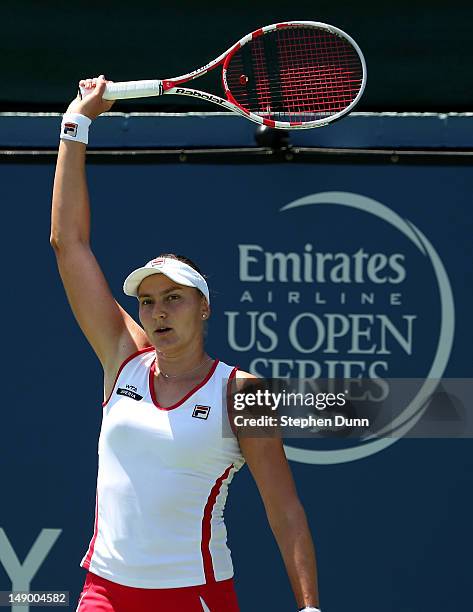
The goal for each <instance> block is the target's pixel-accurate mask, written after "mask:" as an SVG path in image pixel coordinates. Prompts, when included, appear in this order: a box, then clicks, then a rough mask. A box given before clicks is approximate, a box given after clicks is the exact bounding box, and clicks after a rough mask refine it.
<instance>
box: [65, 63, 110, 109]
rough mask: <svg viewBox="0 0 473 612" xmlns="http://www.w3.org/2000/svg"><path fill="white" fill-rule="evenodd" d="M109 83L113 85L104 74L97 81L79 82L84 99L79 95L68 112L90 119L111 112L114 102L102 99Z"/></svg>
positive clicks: (84, 80)
mask: <svg viewBox="0 0 473 612" xmlns="http://www.w3.org/2000/svg"><path fill="white" fill-rule="evenodd" d="M107 83H112V81H107V80H106V79H105V77H104V75H103V74H101V75H100V76H99V77H97V78H95V79H82V80H81V81H79V87H80V88H81V90H82V99H81V98H80V96H79V95H77V98H75V100H73V101H72V102H71V103H70V104H69V107H68V109H67V112H68V113H79V114H80V115H85V116H86V117H89V119H96V118H97V117H98V116H99V115H101V114H102V113H106V112H107V111H109V110H110V109H111V108H112V106H113V104H114V101H113V100H104V99H103V98H102V96H103V93H104V91H105V87H106V85H107Z"/></svg>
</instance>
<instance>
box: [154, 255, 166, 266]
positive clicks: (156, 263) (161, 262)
mask: <svg viewBox="0 0 473 612" xmlns="http://www.w3.org/2000/svg"><path fill="white" fill-rule="evenodd" d="M164 262H165V258H164V257H156V259H153V261H152V262H151V265H152V266H153V268H160V267H161V266H162V265H164Z"/></svg>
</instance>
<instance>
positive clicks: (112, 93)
mask: <svg viewBox="0 0 473 612" xmlns="http://www.w3.org/2000/svg"><path fill="white" fill-rule="evenodd" d="M162 93H163V82H162V81H157V80H154V81H123V82H121V83H108V84H107V87H106V88H105V93H104V94H103V99H104V100H125V99H127V98H147V97H150V96H160V95H162Z"/></svg>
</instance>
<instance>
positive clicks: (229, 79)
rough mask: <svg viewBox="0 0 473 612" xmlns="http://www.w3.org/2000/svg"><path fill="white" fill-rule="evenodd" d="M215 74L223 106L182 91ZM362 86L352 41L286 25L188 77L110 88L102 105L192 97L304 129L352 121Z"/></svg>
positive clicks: (310, 26) (361, 64)
mask: <svg viewBox="0 0 473 612" xmlns="http://www.w3.org/2000/svg"><path fill="white" fill-rule="evenodd" d="M218 66H222V82H223V89H224V92H225V96H226V99H224V98H221V97H219V96H218V95H215V94H212V93H206V92H204V91H199V90H197V89H188V88H186V87H183V86H182V85H183V84H184V83H187V82H188V81H192V80H193V79H196V78H197V77H200V76H202V75H204V74H205V73H207V72H209V71H210V70H213V69H215V68H217V67H218ZM365 84H366V64H365V60H364V57H363V54H362V52H361V50H360V48H359V47H358V45H357V44H356V42H355V41H354V40H353V39H352V38H351V37H350V36H348V34H345V32H343V31H342V30H339V29H338V28H335V27H334V26H331V25H327V24H325V23H318V22H314V21H289V22H286V23H276V24H272V25H268V26H265V27H263V28H260V29H259V30H255V31H254V32H252V33H251V34H248V35H247V36H244V37H243V38H242V39H241V40H239V41H238V42H237V43H235V44H234V45H233V46H232V47H230V49H228V51H225V53H222V55H219V56H218V57H217V58H216V59H214V60H213V61H211V62H210V63H208V64H206V65H205V66H202V68H198V69H197V70H194V71H192V72H189V74H184V75H182V76H179V77H174V78H171V79H164V80H150V81H127V82H121V83H109V84H108V85H107V88H106V90H105V94H104V96H103V97H104V99H106V100H123V99H127V98H142V97H147V96H161V95H167V94H174V95H180V96H191V97H193V98H199V99H201V100H205V101H207V102H213V103H214V104H218V105H219V106H221V107H223V108H225V109H228V110H230V111H233V112H235V113H238V114H239V115H242V116H243V117H246V118H247V119H250V120H251V121H254V122H256V123H262V124H264V125H266V126H269V127H272V128H283V129H304V128H315V127H321V126H323V125H327V124H328V123H331V122H333V121H336V120H337V119H340V118H341V117H342V116H344V115H346V114H347V113H349V112H350V111H351V110H352V109H353V108H354V106H355V105H356V104H357V102H358V101H359V99H360V98H361V95H362V94H363V90H364V88H365Z"/></svg>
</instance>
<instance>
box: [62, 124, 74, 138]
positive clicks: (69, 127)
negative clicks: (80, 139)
mask: <svg viewBox="0 0 473 612" xmlns="http://www.w3.org/2000/svg"><path fill="white" fill-rule="evenodd" d="M64 134H68V135H69V136H74V137H75V136H77V123H65V124H64Z"/></svg>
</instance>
